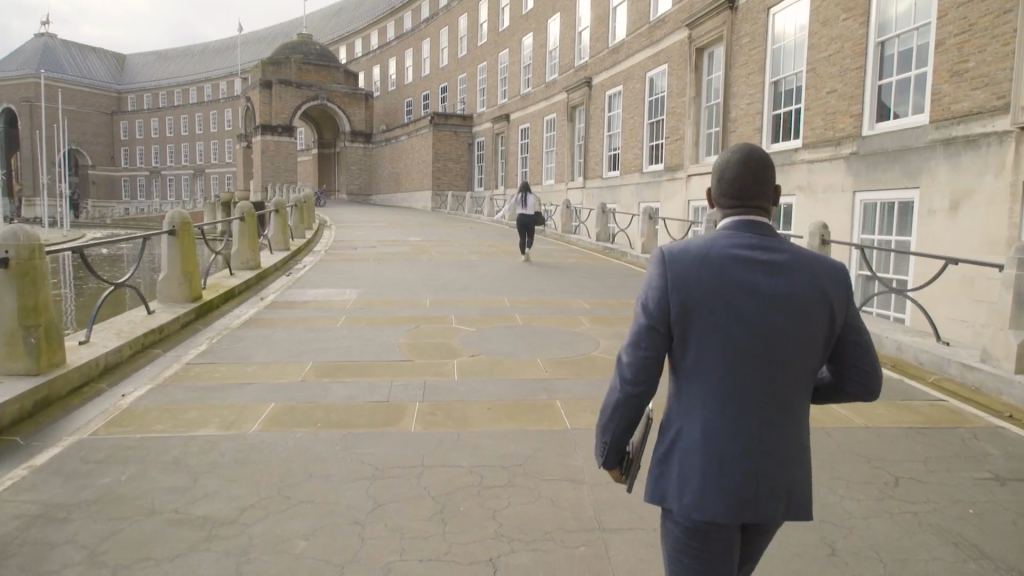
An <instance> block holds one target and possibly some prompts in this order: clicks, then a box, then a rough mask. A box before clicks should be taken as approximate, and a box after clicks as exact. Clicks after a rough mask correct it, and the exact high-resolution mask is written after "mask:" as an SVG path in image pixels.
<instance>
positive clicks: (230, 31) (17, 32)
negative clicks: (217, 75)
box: [0, 0, 337, 58]
mask: <svg viewBox="0 0 1024 576" xmlns="http://www.w3.org/2000/svg"><path fill="white" fill-rule="evenodd" d="M336 1H337V0H308V4H307V10H308V11H310V12H312V11H313V10H316V9H318V8H323V7H324V6H327V5H329V4H332V3H334V2H336ZM0 4H3V18H0V58H2V57H4V56H6V55H7V54H9V53H10V52H11V51H12V50H14V49H15V48H17V47H18V46H21V45H22V44H24V43H25V42H26V41H28V39H29V38H31V37H32V35H33V34H35V33H36V32H37V31H38V30H39V20H40V18H42V17H43V16H45V15H46V13H47V11H49V13H50V20H52V21H53V24H52V25H51V26H50V32H53V33H55V34H57V35H58V36H60V37H61V38H66V39H68V40H74V41H76V42H81V43H83V44H91V45H93V46H100V47H103V48H107V49H109V50H114V51H116V52H123V53H131V52H142V51H145V50H156V49H158V48H169V47H171V46H180V45H182V44H194V43H196V42H204V41H206V40H215V39H217V38H224V37H225V36H232V35H234V34H235V33H236V30H237V29H238V20H239V19H241V20H242V26H243V27H244V28H245V30H246V31H250V30H257V29H259V28H264V27H266V26H269V25H271V24H276V23H278V22H281V21H283V20H288V19H289V18H294V17H297V16H302V0H173V1H171V2H156V1H152V0H132V1H128V0H0Z"/></svg>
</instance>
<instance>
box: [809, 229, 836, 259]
mask: <svg viewBox="0 0 1024 576" xmlns="http://www.w3.org/2000/svg"><path fill="white" fill-rule="evenodd" d="M831 239H832V231H831V230H829V229H828V224H826V223H824V222H822V221H820V220H819V221H817V222H812V223H811V227H810V228H808V229H807V249H808V250H810V251H811V252H817V253H818V254H821V255H822V256H828V257H829V258H831V257H832V244H830V243H829V240H831Z"/></svg>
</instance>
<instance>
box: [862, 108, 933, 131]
mask: <svg viewBox="0 0 1024 576" xmlns="http://www.w3.org/2000/svg"><path fill="white" fill-rule="evenodd" d="M928 123H929V118H928V114H927V113H925V114H921V115H920V116H913V117H911V118H904V119H902V120H890V121H889V122H884V123H882V124H875V125H872V126H865V127H864V129H863V131H862V132H861V135H862V136H874V135H876V134H886V133H888V132H898V131H900V130H906V129H908V128H919V127H921V126H927V125H928Z"/></svg>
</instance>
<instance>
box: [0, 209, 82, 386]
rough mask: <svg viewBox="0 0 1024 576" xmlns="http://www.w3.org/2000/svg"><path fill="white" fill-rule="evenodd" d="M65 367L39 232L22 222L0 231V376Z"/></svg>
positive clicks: (61, 336)
mask: <svg viewBox="0 0 1024 576" xmlns="http://www.w3.org/2000/svg"><path fill="white" fill-rule="evenodd" d="M66 363H67V354H66V352H65V350H64V330H63V329H62V327H61V325H60V323H59V322H58V320H57V313H56V308H55V307H54V305H53V293H52V292H51V290H50V263H49V262H48V261H47V259H46V248H45V247H44V246H43V241H42V239H41V238H40V237H39V234H38V233H37V232H35V231H34V230H32V229H31V228H29V227H28V226H25V225H23V224H12V225H10V226H9V227H7V228H6V229H5V230H4V231H3V232H0V375H4V376H38V375H40V374H44V373H46V372H49V371H50V370H55V369H57V368H60V367H61V366H63V365H65V364H66Z"/></svg>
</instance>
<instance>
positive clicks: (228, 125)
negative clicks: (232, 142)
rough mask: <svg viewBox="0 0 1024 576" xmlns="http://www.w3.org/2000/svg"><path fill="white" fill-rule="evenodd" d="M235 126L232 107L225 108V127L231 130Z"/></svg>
mask: <svg viewBox="0 0 1024 576" xmlns="http://www.w3.org/2000/svg"><path fill="white" fill-rule="evenodd" d="M233 127H234V121H233V118H232V116H231V108H225V109H224V129H225V130H231V128H233Z"/></svg>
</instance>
